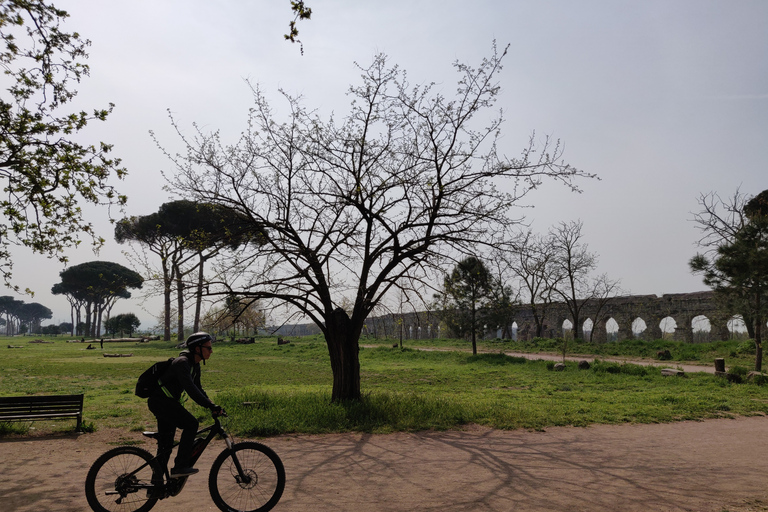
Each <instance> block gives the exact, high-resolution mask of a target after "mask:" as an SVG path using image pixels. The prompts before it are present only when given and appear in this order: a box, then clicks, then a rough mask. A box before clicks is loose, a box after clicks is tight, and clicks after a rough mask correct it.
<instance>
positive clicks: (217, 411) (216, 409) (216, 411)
mask: <svg viewBox="0 0 768 512" xmlns="http://www.w3.org/2000/svg"><path fill="white" fill-rule="evenodd" d="M211 414H212V415H213V417H214V418H218V417H219V416H226V415H227V413H226V412H225V411H224V408H223V407H222V406H220V405H214V406H213V407H211Z"/></svg>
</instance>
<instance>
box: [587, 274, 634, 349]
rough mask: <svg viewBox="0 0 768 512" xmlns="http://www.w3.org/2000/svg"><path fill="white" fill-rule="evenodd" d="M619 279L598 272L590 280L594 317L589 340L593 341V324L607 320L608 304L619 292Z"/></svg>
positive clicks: (630, 328)
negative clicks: (597, 274)
mask: <svg viewBox="0 0 768 512" xmlns="http://www.w3.org/2000/svg"><path fill="white" fill-rule="evenodd" d="M620 285H621V280H619V279H611V278H609V277H608V274H600V275H599V276H597V277H595V278H594V279H593V280H592V290H591V292H590V297H591V298H592V308H593V309H592V310H593V311H594V318H593V319H592V330H591V331H590V332H589V341H590V342H592V341H594V334H595V326H597V324H599V323H603V322H606V321H607V320H608V314H609V311H608V308H607V306H608V304H609V303H610V302H611V300H612V299H615V298H616V297H618V296H619V294H621V287H620ZM629 330H630V333H631V332H632V325H631V324H630V326H629Z"/></svg>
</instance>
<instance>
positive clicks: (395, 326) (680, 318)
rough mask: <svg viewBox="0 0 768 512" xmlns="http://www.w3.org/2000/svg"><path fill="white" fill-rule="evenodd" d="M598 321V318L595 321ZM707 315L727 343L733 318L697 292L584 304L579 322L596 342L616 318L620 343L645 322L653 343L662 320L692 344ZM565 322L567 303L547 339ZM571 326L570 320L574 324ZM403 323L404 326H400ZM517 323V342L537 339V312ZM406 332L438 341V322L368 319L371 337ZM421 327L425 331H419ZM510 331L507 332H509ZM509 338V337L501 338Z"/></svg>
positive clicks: (556, 310) (409, 317)
mask: <svg viewBox="0 0 768 512" xmlns="http://www.w3.org/2000/svg"><path fill="white" fill-rule="evenodd" d="M596 316H598V317H599V318H598V319H597V320H596V318H595V317H596ZM697 316H705V317H707V318H708V319H709V322H710V326H711V333H712V335H713V336H714V337H716V338H717V337H719V339H728V338H729V337H730V332H729V330H728V321H729V319H730V318H731V317H730V315H727V314H725V313H724V312H722V311H720V310H719V309H718V307H717V305H716V303H715V299H714V293H713V292H711V291H705V292H693V293H670V294H665V295H662V296H661V297H659V296H657V295H629V296H624V297H615V298H612V299H609V300H608V301H607V303H606V304H605V305H603V306H602V308H601V309H600V310H599V311H598V308H597V306H596V305H595V304H590V303H588V304H586V305H585V306H584V308H583V309H582V315H581V319H580V322H582V325H583V322H585V321H586V320H587V319H591V320H592V322H593V325H592V329H593V338H594V339H595V340H605V339H606V337H607V333H606V329H605V323H606V321H607V320H608V319H610V318H613V319H614V320H615V321H616V322H617V323H618V325H619V332H618V339H620V340H621V339H627V338H631V337H633V333H632V324H633V322H635V321H636V320H637V319H641V320H642V321H643V322H645V325H646V329H645V330H644V331H643V332H642V333H641V334H640V338H642V339H645V340H655V339H659V338H661V337H662V331H661V328H660V326H659V324H660V323H661V320H662V319H664V318H666V317H671V318H673V319H674V320H675V322H676V324H677V329H676V330H675V339H678V340H680V341H688V342H692V341H693V328H692V322H693V319H694V318H695V317H697ZM565 320H571V318H570V313H569V312H568V308H567V307H566V306H565V304H563V303H553V304H550V305H549V307H548V308H547V310H546V312H545V314H544V319H543V324H544V332H543V333H542V336H543V337H547V338H555V337H559V336H561V335H562V331H561V326H562V325H563V322H564V321H565ZM571 321H572V320H571ZM400 322H402V324H400ZM513 323H516V324H517V338H518V339H520V340H526V339H532V338H533V337H534V336H536V323H535V321H534V316H533V311H532V309H531V307H530V306H529V305H520V306H518V308H517V310H516V313H515V316H514V318H512V319H511V320H510V322H509V324H510V327H511V325H512V324H513ZM401 325H402V326H403V327H405V328H404V329H403V331H404V337H405V338H414V337H430V338H432V337H438V336H441V335H443V333H440V332H439V329H438V325H439V320H438V319H437V317H435V315H434V314H432V313H430V312H419V313H409V314H406V315H403V316H402V317H400V316H399V315H398V318H397V319H396V318H395V316H394V315H387V316H382V317H370V318H368V320H366V330H367V332H368V333H370V334H375V335H380V334H381V335H389V336H397V333H398V332H400V329H401V327H400V326H401ZM419 327H421V329H419ZM510 330H511V329H507V332H509V331H510ZM503 336H506V335H503Z"/></svg>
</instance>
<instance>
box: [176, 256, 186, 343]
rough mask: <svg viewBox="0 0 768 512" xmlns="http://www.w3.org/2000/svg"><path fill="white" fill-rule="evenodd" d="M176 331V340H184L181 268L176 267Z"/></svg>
mask: <svg viewBox="0 0 768 512" xmlns="http://www.w3.org/2000/svg"><path fill="white" fill-rule="evenodd" d="M176 309H177V310H178V311H177V312H176V322H177V323H176V332H177V338H178V340H179V341H180V342H181V341H184V281H183V279H182V275H181V269H180V268H177V269H176Z"/></svg>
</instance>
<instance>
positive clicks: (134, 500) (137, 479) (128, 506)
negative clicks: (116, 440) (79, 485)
mask: <svg viewBox="0 0 768 512" xmlns="http://www.w3.org/2000/svg"><path fill="white" fill-rule="evenodd" d="M152 459H154V455H152V454H151V453H149V452H148V451H147V450H144V449H142V448H138V447H136V446H120V447H117V448H113V449H112V450H109V451H108V452H105V453H104V454H102V455H101V456H100V457H99V458H98V459H96V461H95V462H94V463H93V465H91V469H90V470H88V476H86V477H85V497H86V498H87V500H88V505H90V506H91V508H92V509H93V510H94V512H147V511H148V510H150V509H151V508H152V507H154V506H155V503H157V499H155V498H147V489H146V487H141V486H144V485H150V484H151V481H152V471H153V468H154V467H155V464H156V462H154V461H153V460H152ZM146 462H149V463H150V465H149V466H147V467H145V468H143V469H142V470H141V471H139V472H138V473H136V475H133V476H131V477H127V476H126V475H128V474H130V473H132V472H133V471H134V470H135V469H136V468H138V467H140V466H142V465H143V464H145V463H146ZM137 485H138V486H139V487H137ZM121 490H122V491H123V494H122V495H121V494H107V492H120V491H121Z"/></svg>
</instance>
